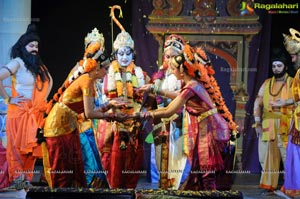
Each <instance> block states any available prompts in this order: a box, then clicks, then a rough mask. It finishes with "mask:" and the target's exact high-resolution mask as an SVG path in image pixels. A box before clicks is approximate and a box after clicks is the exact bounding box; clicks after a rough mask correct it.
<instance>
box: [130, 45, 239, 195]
mask: <svg viewBox="0 0 300 199" xmlns="http://www.w3.org/2000/svg"><path fill="white" fill-rule="evenodd" d="M203 60H207V58H206V57H205V54H203V50H202V49H201V48H193V47H191V46H190V45H185V46H184V50H183V53H181V54H180V55H177V56H175V57H173V58H172V59H171V63H170V64H171V66H170V67H171V71H172V73H173V74H174V75H175V76H176V78H177V79H180V80H182V81H183V85H182V89H181V90H180V93H179V94H178V96H177V97H176V98H175V99H174V100H173V101H172V102H171V103H170V104H169V105H168V106H167V107H165V108H160V109H156V110H152V111H148V112H144V113H136V114H135V115H134V116H133V117H134V118H140V119H142V120H143V119H146V118H150V117H151V118H153V119H156V118H168V117H170V116H172V115H173V114H174V113H176V112H177V111H178V110H179V109H180V108H181V107H184V110H183V113H184V115H183V139H184V142H183V143H184V144H183V152H184V154H185V155H186V156H187V158H188V160H189V162H190V164H191V167H192V168H191V171H190V174H189V176H188V177H187V179H186V180H185V181H184V183H183V184H182V185H181V186H180V189H181V190H196V191H197V190H214V189H216V184H215V173H214V172H215V171H216V170H220V169H222V168H223V167H224V164H223V160H222V155H221V152H222V150H223V149H224V148H225V147H226V145H227V143H228V141H229V139H230V131H231V128H230V127H229V124H230V123H232V124H235V123H234V122H233V121H230V122H227V121H226V120H225V119H224V117H226V116H223V117H222V115H221V114H220V113H218V112H219V111H220V112H223V113H224V114H227V117H229V116H230V115H231V114H230V113H229V111H228V109H223V110H222V111H221V110H218V109H221V108H222V106H221V107H216V105H215V101H214V100H212V99H213V97H214V98H215V100H219V103H220V104H221V105H224V101H223V104H222V103H221V102H222V101H221V100H222V99H221V93H220V92H219V90H218V89H216V90H215V91H216V92H212V93H211V95H210V94H209V93H208V91H207V89H208V88H205V86H211V79H210V77H209V74H208V70H207V69H206V68H205V67H206V66H205V65H203ZM205 83H206V84H208V85H204V84H205ZM214 86H217V85H214ZM210 89H211V90H210V91H212V89H214V88H213V87H212V86H211V88H210ZM223 107H224V106H223ZM163 133H167V132H163Z"/></svg>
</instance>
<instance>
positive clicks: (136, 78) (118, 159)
mask: <svg viewBox="0 0 300 199" xmlns="http://www.w3.org/2000/svg"><path fill="white" fill-rule="evenodd" d="M115 9H119V10H120V12H122V11H121V8H120V7H119V6H116V5H115V6H113V7H112V8H111V17H112V19H113V20H114V22H116V24H117V25H118V27H119V28H120V29H121V33H119V34H118V35H117V38H116V39H115V41H114V43H113V54H114V56H115V60H113V61H112V63H111V65H110V67H109V69H108V73H107V75H106V76H105V78H104V81H103V93H104V94H105V96H106V98H107V99H109V100H111V99H117V98H122V99H124V100H125V101H127V102H128V104H127V107H125V108H122V109H115V110H113V111H114V112H122V113H124V114H132V113H133V112H136V111H142V101H143V96H141V95H138V94H139V93H137V92H136V89H137V88H139V87H140V86H142V85H144V84H145V83H147V82H149V81H150V78H149V77H148V76H147V74H146V73H145V72H144V71H143V70H142V68H141V67H139V66H136V65H135V63H134V41H133V40H132V38H131V36H130V35H129V33H128V32H126V31H125V29H124V28H123V26H122V25H121V24H120V23H119V21H118V20H117V19H116V18H115V16H114V10H115ZM142 138H143V135H142V124H141V122H140V121H135V120H132V119H130V120H127V121H126V122H112V123H108V122H103V121H99V128H98V138H97V140H98V145H99V150H100V154H101V160H102V166H103V168H104V169H105V170H107V171H108V173H107V179H108V182H109V185H110V187H111V188H135V187H136V185H137V183H138V179H139V174H140V172H141V170H142V163H143V142H144V141H143V139H142Z"/></svg>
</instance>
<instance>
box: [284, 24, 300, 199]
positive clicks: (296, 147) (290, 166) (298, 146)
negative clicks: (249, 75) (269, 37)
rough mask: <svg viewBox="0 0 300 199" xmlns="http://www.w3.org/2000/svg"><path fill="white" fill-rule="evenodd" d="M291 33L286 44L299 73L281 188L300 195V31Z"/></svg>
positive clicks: (296, 77)
mask: <svg viewBox="0 0 300 199" xmlns="http://www.w3.org/2000/svg"><path fill="white" fill-rule="evenodd" d="M289 31H290V34H291V35H286V34H284V35H283V36H284V45H285V48H286V50H287V51H288V52H289V54H290V55H291V57H292V62H293V64H294V68H295V69H297V73H296V75H295V77H294V81H293V84H292V92H293V98H294V102H295V106H296V107H295V110H294V113H293V119H292V123H291V129H290V131H289V135H288V144H287V149H286V161H285V174H284V184H283V187H282V188H281V190H282V191H283V192H284V193H285V194H286V195H288V196H290V197H295V198H296V197H299V196H300V181H299V179H300V173H299V166H300V115H299V113H300V97H299V96H300V32H299V31H297V30H295V29H293V28H290V30H289Z"/></svg>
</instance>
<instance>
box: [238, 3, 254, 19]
mask: <svg viewBox="0 0 300 199" xmlns="http://www.w3.org/2000/svg"><path fill="white" fill-rule="evenodd" d="M251 4H252V3H251V2H249V1H242V2H241V8H240V11H241V15H242V16H244V15H251V14H252V13H253V12H254V9H253V7H252V6H251Z"/></svg>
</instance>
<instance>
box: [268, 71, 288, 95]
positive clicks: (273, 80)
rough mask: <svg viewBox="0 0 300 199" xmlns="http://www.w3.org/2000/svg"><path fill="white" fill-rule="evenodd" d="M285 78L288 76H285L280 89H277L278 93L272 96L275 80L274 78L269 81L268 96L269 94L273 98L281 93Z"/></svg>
mask: <svg viewBox="0 0 300 199" xmlns="http://www.w3.org/2000/svg"><path fill="white" fill-rule="evenodd" d="M287 78H288V75H287V74H285V77H284V80H283V82H282V84H281V86H280V88H279V89H278V91H277V92H276V93H275V94H273V93H272V88H273V85H274V82H275V81H276V80H275V77H272V80H271V81H270V83H269V94H270V95H271V96H273V97H276V96H277V95H279V94H280V92H281V90H282V89H283V87H284V85H285V84H286V80H287Z"/></svg>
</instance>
